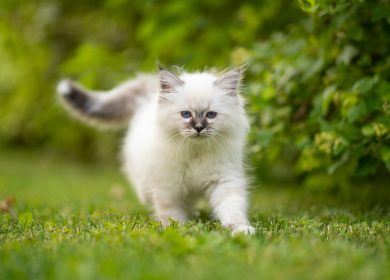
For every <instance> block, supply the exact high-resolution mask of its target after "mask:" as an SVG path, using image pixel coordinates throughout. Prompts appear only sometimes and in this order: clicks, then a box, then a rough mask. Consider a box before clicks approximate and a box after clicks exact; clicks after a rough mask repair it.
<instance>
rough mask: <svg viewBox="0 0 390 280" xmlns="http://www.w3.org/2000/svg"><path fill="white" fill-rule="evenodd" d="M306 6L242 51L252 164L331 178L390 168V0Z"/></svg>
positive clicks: (239, 52) (309, 3)
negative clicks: (281, 29) (284, 28)
mask: <svg viewBox="0 0 390 280" xmlns="http://www.w3.org/2000/svg"><path fill="white" fill-rule="evenodd" d="M300 6H301V8H302V9H303V10H304V11H305V12H307V13H308V14H309V18H306V17H305V18H304V19H303V20H301V21H300V22H298V23H296V24H294V25H292V26H290V28H289V30H288V32H286V33H284V34H283V33H274V34H272V36H271V37H270V38H269V39H268V40H263V41H260V42H258V43H256V44H254V46H253V47H252V48H249V49H245V50H243V49H238V50H236V53H237V55H236V57H238V61H237V63H242V62H244V61H247V62H248V63H249V64H250V67H249V71H250V83H249V86H248V89H249V92H250V95H249V107H250V111H251V113H252V114H251V117H252V123H253V125H252V127H253V133H252V135H251V153H252V154H253V161H254V165H255V166H261V167H262V168H263V169H265V170H268V171H270V168H267V167H268V166H273V167H277V169H278V171H277V172H278V173H279V174H277V175H279V176H280V175H281V174H283V175H284V176H285V175H286V173H281V172H283V171H286V170H287V171H289V172H290V175H291V174H293V175H295V176H303V175H307V174H309V175H311V177H315V176H317V177H318V178H321V180H322V179H323V178H324V177H323V176H322V175H321V174H324V173H326V174H333V175H335V176H333V178H335V180H337V182H332V183H340V182H341V183H342V182H343V180H344V179H347V178H351V177H367V176H370V175H378V174H387V175H388V174H389V173H388V171H389V170H390V133H389V130H390V118H389V117H390V108H389V101H390V83H389V81H390V71H389V70H390V68H389V66H390V57H389V46H390V28H389V20H390V18H389V15H390V6H389V5H388V2H387V1H364V0H363V1H324V0H323V1H315V0H310V1H309V0H307V1H304V0H302V1H300ZM385 168H387V171H386V169H385ZM271 171H272V168H271ZM271 173H272V172H271ZM328 178H332V177H328Z"/></svg>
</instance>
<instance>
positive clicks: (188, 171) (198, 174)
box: [168, 143, 223, 192]
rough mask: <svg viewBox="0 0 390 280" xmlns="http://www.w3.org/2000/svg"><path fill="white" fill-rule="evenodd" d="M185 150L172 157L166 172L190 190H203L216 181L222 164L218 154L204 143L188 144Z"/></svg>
mask: <svg viewBox="0 0 390 280" xmlns="http://www.w3.org/2000/svg"><path fill="white" fill-rule="evenodd" d="M186 148H187V149H186V151H185V152H183V153H182V154H180V155H179V156H178V157H175V158H174V159H173V164H172V165H171V166H170V167H169V169H170V170H169V171H168V173H171V175H172V177H175V178H176V179H177V181H178V183H180V184H181V185H182V186H181V187H185V188H186V189H187V190H190V191H195V192H198V191H205V190H207V189H208V188H209V187H211V185H213V184H215V183H216V180H217V178H218V177H219V175H220V170H221V167H222V165H223V162H222V158H221V156H220V154H218V153H216V152H215V151H212V150H210V149H209V148H208V147H207V146H206V145H205V144H203V143H197V144H192V145H191V144H190V145H189V147H186Z"/></svg>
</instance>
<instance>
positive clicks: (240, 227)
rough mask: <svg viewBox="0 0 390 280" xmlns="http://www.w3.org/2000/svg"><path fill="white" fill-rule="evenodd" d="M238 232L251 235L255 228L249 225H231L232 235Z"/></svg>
mask: <svg viewBox="0 0 390 280" xmlns="http://www.w3.org/2000/svg"><path fill="white" fill-rule="evenodd" d="M239 233H243V234H247V235H252V234H255V233H256V229H255V228H254V227H252V226H250V225H237V226H233V227H232V235H236V234H239Z"/></svg>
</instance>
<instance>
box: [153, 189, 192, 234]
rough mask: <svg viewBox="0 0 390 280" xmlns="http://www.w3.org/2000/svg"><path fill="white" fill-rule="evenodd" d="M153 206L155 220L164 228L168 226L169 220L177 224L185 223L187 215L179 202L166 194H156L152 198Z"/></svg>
mask: <svg viewBox="0 0 390 280" xmlns="http://www.w3.org/2000/svg"><path fill="white" fill-rule="evenodd" d="M153 206H154V210H155V214H156V216H157V219H158V220H159V221H160V222H161V224H162V225H163V226H164V227H166V226H169V224H170V222H171V220H174V221H177V222H179V223H184V222H185V221H187V214H186V212H185V211H184V209H183V207H182V206H181V205H180V202H178V201H176V200H175V198H174V196H170V195H169V194H168V193H161V192H156V193H155V194H154V196H153Z"/></svg>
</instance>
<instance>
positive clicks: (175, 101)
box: [159, 70, 246, 140]
mask: <svg viewBox="0 0 390 280" xmlns="http://www.w3.org/2000/svg"><path fill="white" fill-rule="evenodd" d="M163 71H164V73H161V71H160V80H161V81H162V82H161V92H160V104H159V106H160V109H161V110H160V112H159V119H160V124H161V125H163V126H164V128H165V129H166V130H168V131H169V133H170V134H171V135H182V136H184V137H189V138H190V139H194V140H201V139H204V138H206V137H210V136H216V137H217V135H227V134H232V132H234V130H235V129H236V128H237V126H242V125H243V124H242V122H245V120H246V119H245V114H244V111H243V109H242V104H241V102H240V100H239V97H238V95H237V94H238V92H237V91H238V87H239V81H240V73H239V72H228V73H226V74H225V75H223V76H222V77H217V76H215V75H213V74H211V73H193V74H183V75H181V76H180V78H179V77H177V76H175V75H173V74H172V73H170V72H168V71H166V70H163ZM161 74H163V76H161ZM244 125H245V124H244Z"/></svg>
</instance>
